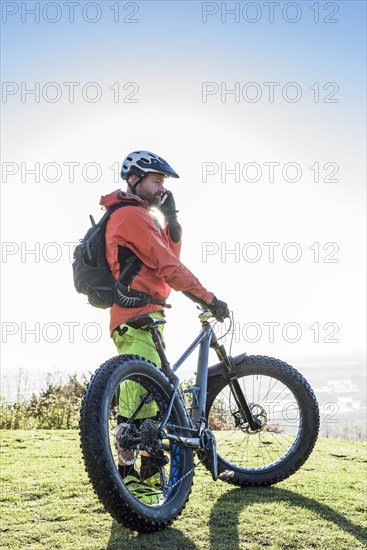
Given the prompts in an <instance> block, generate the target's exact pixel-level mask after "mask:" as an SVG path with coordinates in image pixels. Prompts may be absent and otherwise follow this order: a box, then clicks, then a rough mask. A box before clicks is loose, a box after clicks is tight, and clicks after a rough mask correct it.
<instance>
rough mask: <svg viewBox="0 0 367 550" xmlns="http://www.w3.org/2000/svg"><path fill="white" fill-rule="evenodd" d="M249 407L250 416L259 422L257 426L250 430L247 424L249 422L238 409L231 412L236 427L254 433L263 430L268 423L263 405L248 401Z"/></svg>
mask: <svg viewBox="0 0 367 550" xmlns="http://www.w3.org/2000/svg"><path fill="white" fill-rule="evenodd" d="M249 409H250V411H251V414H252V416H253V417H254V419H255V420H256V422H257V423H258V424H259V427H258V428H257V429H256V430H252V429H251V428H250V426H249V423H248V422H246V420H244V418H243V416H242V414H241V413H240V411H236V412H235V413H233V416H234V421H235V425H236V427H238V428H240V430H242V431H243V432H246V433H248V434H249V435H251V434H256V433H259V432H261V431H263V430H264V428H265V426H266V425H267V423H268V416H267V414H266V410H265V409H264V407H262V406H261V405H259V404H258V403H249Z"/></svg>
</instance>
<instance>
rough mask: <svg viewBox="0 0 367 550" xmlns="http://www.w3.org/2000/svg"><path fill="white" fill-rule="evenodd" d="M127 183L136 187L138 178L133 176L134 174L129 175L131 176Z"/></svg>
mask: <svg viewBox="0 0 367 550" xmlns="http://www.w3.org/2000/svg"><path fill="white" fill-rule="evenodd" d="M127 181H128V183H130V185H136V184H137V183H138V181H139V178H138V176H135V174H131V176H130V177H129V179H128V180H127Z"/></svg>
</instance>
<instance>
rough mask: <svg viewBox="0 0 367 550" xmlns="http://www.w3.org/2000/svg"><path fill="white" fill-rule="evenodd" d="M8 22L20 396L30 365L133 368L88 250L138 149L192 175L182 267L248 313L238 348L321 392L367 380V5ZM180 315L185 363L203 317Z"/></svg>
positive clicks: (4, 225) (187, 7) (50, 6)
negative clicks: (100, 297)
mask: <svg viewBox="0 0 367 550" xmlns="http://www.w3.org/2000/svg"><path fill="white" fill-rule="evenodd" d="M1 8H2V60H1V61H2V63H1V67H2V69H1V77H2V98H1V111H2V113H1V114H2V165H1V167H2V184H1V195H2V207H1V208H2V210H1V236H2V257H1V274H2V286H1V292H2V294H1V329H2V356H1V366H2V376H3V381H4V380H5V382H4V386H3V387H4V388H5V390H6V387H8V385H9V381H10V380H13V379H14V376H16V373H17V372H18V369H20V368H22V369H23V371H24V372H26V373H28V374H29V376H30V377H31V379H36V377H37V376H38V377H40V376H41V375H42V373H45V372H61V373H71V372H78V373H82V372H84V373H89V372H94V370H95V369H96V368H97V367H98V366H99V365H100V364H101V363H102V362H103V361H105V360H106V359H107V358H109V357H111V356H113V355H115V354H116V352H115V349H114V347H113V343H112V341H111V340H110V338H109V333H108V322H109V319H108V317H109V314H108V311H101V310H97V309H93V308H92V307H91V306H88V305H87V303H86V299H85V298H84V297H82V296H80V295H77V294H76V292H75V290H74V287H73V282H72V271H71V251H72V247H73V246H74V245H75V244H76V243H77V242H78V240H79V239H80V238H82V237H83V235H84V233H85V232H86V230H87V228H88V224H89V214H93V215H94V217H96V218H98V216H99V215H101V214H102V212H101V211H100V207H99V204H98V203H99V200H100V196H101V195H104V194H107V193H109V192H111V191H113V190H114V189H117V188H120V187H121V185H123V182H122V181H121V180H119V178H118V174H119V166H120V164H121V161H122V160H123V158H124V157H125V156H126V155H127V154H128V153H129V152H131V151H134V150H139V149H146V150H150V151H153V152H155V153H158V154H159V155H161V156H163V157H164V158H166V159H167V160H168V162H169V163H170V164H171V165H172V166H173V167H174V169H175V170H176V171H177V172H178V173H179V174H180V179H179V180H176V181H172V182H171V181H167V187H169V188H170V189H171V190H172V191H173V193H174V196H175V198H176V203H177V207H178V209H179V219H180V221H181V223H182V226H183V249H182V261H183V262H184V263H185V265H186V266H187V267H189V268H190V269H191V270H192V271H193V272H194V273H195V275H196V276H197V277H198V278H199V279H200V281H201V282H202V284H203V285H204V286H205V287H206V288H208V289H209V290H211V291H213V292H214V293H215V294H216V295H217V296H218V297H219V298H220V299H222V300H225V301H226V302H228V304H229V306H230V308H231V309H232V310H233V314H234V319H235V325H234V332H233V342H232V353H233V354H237V353H242V352H244V351H246V352H247V353H248V354H261V355H271V356H275V357H279V358H281V359H283V360H285V361H287V362H290V363H292V364H294V366H296V367H298V368H300V369H301V370H302V372H303V373H304V374H305V375H306V376H308V375H309V376H310V377H311V378H312V368H313V366H315V365H318V366H319V368H323V369H325V373H326V374H325V376H328V377H330V378H332V376H333V366H332V365H333V362H334V363H335V361H339V363H340V362H345V364H346V365H347V364H350V362H352V363H353V364H360V365H361V368H363V363H364V358H365V333H366V326H365V282H364V281H365V150H366V139H365V126H364V121H365V98H366V86H365V46H366V35H365V23H364V22H365V15H366V14H365V8H366V4H365V2H354V1H348V2H345V1H340V2H308V1H298V2H284V1H279V2H261V1H258V2H199V1H195V0H193V1H185V2H181V1H177V2H176V1H175V2H168V1H159V2H157V1H155V0H150V1H144V2H119V1H112V0H111V1H110V0H105V1H103V2H85V1H79V2H44V1H41V2H2V5H1ZM32 251H33V252H32ZM169 301H170V303H171V304H172V306H173V308H172V309H171V310H170V311H169V312H167V319H168V324H167V326H166V341H167V346H168V355H169V357H170V358H171V361H172V362H173V361H174V359H175V358H177V357H178V356H179V355H180V354H181V352H182V351H183V350H184V348H185V347H187V345H188V344H189V343H190V341H191V340H192V339H193V338H194V337H195V335H196V333H197V332H198V330H199V328H200V327H199V323H197V322H196V321H195V319H196V314H197V312H196V309H195V305H194V304H193V303H191V302H190V301H188V300H187V299H186V298H185V297H184V296H183V295H181V294H180V293H176V292H172V294H171V297H170V300H169ZM224 332H225V328H224V327H218V333H219V334H223V333H224ZM225 341H226V343H229V341H230V338H229V335H227V337H226V339H225ZM213 361H215V358H213ZM320 365H322V367H320ZM194 370H195V361H194V358H190V360H189V361H188V363H187V365H186V364H185V365H184V366H183V367H182V376H183V378H185V377H186V378H187V377H190V376H192V375H193V372H194ZM347 377H348V376H347V373H346V378H347ZM3 393H4V392H3Z"/></svg>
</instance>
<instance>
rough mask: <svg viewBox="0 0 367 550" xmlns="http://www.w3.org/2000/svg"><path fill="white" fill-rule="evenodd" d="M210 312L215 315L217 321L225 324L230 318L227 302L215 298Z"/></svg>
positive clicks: (209, 307)
mask: <svg viewBox="0 0 367 550" xmlns="http://www.w3.org/2000/svg"><path fill="white" fill-rule="evenodd" d="M208 309H209V311H210V312H211V313H212V314H213V315H214V317H215V318H216V320H217V321H220V322H221V323H223V321H224V319H225V318H226V317H229V309H228V306H227V304H226V303H225V302H222V301H221V300H218V299H217V298H216V297H215V296H214V298H213V301H212V302H211V304H209V306H208Z"/></svg>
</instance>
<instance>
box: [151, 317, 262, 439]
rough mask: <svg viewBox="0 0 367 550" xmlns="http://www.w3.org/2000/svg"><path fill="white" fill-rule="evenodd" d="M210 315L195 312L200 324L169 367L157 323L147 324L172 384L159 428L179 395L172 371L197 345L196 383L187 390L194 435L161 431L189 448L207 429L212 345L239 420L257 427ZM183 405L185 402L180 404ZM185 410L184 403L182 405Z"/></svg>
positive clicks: (234, 369)
mask: <svg viewBox="0 0 367 550" xmlns="http://www.w3.org/2000/svg"><path fill="white" fill-rule="evenodd" d="M209 317H211V314H210V312H207V311H204V312H203V313H201V314H200V315H199V319H200V321H201V323H202V329H201V331H200V333H199V335H198V336H197V337H196V338H195V340H194V341H193V342H192V343H191V344H190V346H189V347H188V348H187V349H186V351H185V352H184V353H183V354H182V355H181V357H180V358H179V359H178V360H177V361H176V363H174V365H173V366H172V367H171V366H170V364H169V362H168V360H167V357H166V354H165V352H164V349H163V345H162V341H161V339H160V336H159V334H158V331H157V326H156V325H155V324H154V325H152V326H149V327H147V330H148V331H149V332H150V333H151V335H152V339H153V342H154V344H155V347H156V349H157V352H158V354H159V357H160V359H161V364H162V370H163V372H164V374H165V375H166V376H167V377H168V379H169V381H170V382H171V384H172V385H173V392H172V395H171V396H170V402H169V405H168V408H167V411H166V414H165V416H164V418H163V420H162V421H161V424H160V426H159V430H164V426H165V425H166V423H167V421H168V418H169V416H170V414H171V410H172V406H173V402H174V400H175V397H176V395H177V394H179V395H180V393H179V390H178V385H179V378H178V377H177V376H176V375H175V374H174V373H175V372H176V371H177V370H178V369H179V367H180V366H181V365H182V364H183V363H184V362H185V361H186V359H187V358H188V357H189V355H191V353H192V352H193V351H194V349H195V348H197V347H198V346H199V356H198V363H197V371H196V384H195V386H194V387H193V388H190V390H189V391H191V392H192V407H191V422H192V426H193V429H192V430H193V431H194V433H195V437H178V436H176V435H174V434H165V437H167V438H168V439H172V440H176V441H179V442H180V443H181V444H184V445H186V446H189V447H194V448H200V447H201V436H202V434H203V432H204V430H206V429H207V419H206V415H205V409H206V395H207V386H208V364H209V348H213V349H214V350H215V352H216V354H217V356H218V359H219V360H221V361H223V363H224V365H225V367H226V372H227V376H228V380H229V384H230V386H231V390H232V393H233V396H234V399H235V401H236V405H237V407H238V413H239V414H240V415H241V417H242V419H243V421H245V422H248V424H249V426H250V428H251V429H252V430H254V431H255V430H256V429H258V428H259V427H260V424H259V423H258V421H257V420H256V419H255V418H254V417H253V415H252V413H251V410H250V408H249V406H248V403H247V401H246V398H245V396H244V395H243V392H242V390H241V387H240V385H239V383H238V380H237V376H236V368H235V366H234V364H233V362H232V359H231V357H229V356H228V355H227V352H226V350H225V348H224V346H223V345H220V344H219V343H218V339H217V337H216V335H215V333H214V330H213V327H212V326H211V324H210V323H209V322H208V319H209ZM183 405H184V406H185V403H183ZM185 409H186V406H185Z"/></svg>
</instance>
